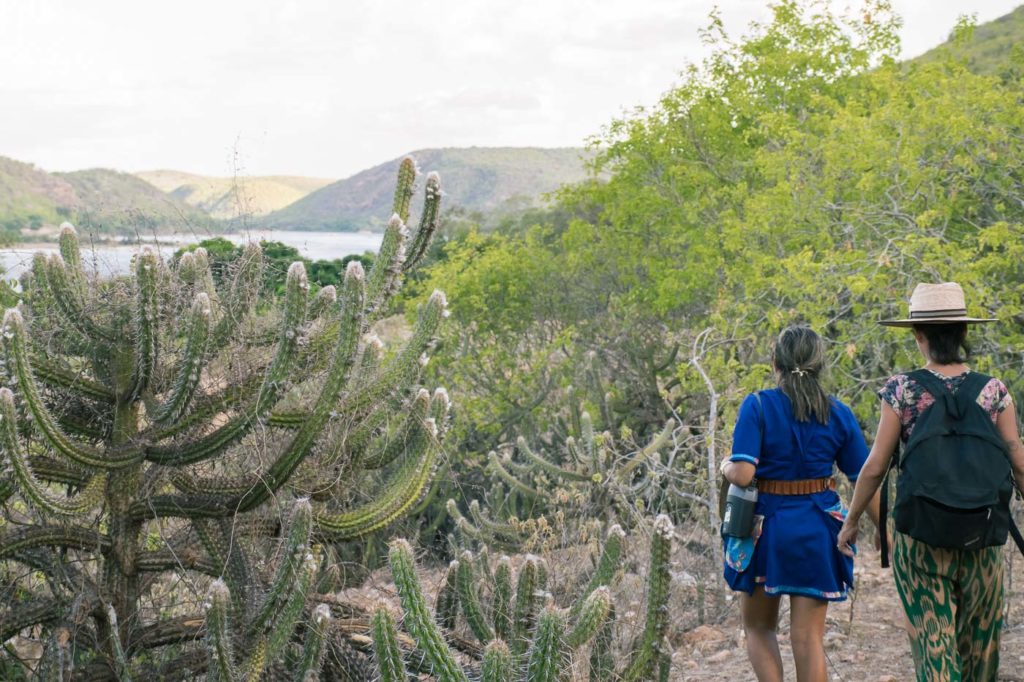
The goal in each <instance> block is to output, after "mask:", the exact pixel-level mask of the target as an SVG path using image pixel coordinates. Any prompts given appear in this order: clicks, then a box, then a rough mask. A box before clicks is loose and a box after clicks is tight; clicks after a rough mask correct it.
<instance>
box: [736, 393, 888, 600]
mask: <svg viewBox="0 0 1024 682" xmlns="http://www.w3.org/2000/svg"><path fill="white" fill-rule="evenodd" d="M758 396H760V401H759V400H758ZM831 400H832V409H831V410H830V416H829V422H828V424H820V423H818V421H817V420H815V419H814V418H813V417H812V418H811V419H810V421H807V422H798V421H796V419H795V418H794V417H793V408H792V404H791V403H790V400H789V397H788V396H787V395H786V394H785V393H783V392H782V390H781V389H778V388H776V389H772V390H767V391H760V392H759V393H758V394H757V395H753V394H752V395H748V396H747V397H746V399H745V400H744V401H743V404H742V405H741V406H740V413H739V417H738V418H737V420H736V429H735V431H734V432H733V444H732V456H731V457H730V460H732V461H734V462H749V463H751V464H754V465H755V466H756V467H757V473H756V476H757V478H762V479H768V480H773V479H774V480H800V479H807V478H826V477H828V476H831V475H832V473H833V465H834V464H835V465H838V467H839V469H840V471H842V472H843V473H844V474H846V477H847V478H848V479H850V481H851V482H853V481H855V480H856V479H857V475H858V474H859V473H860V469H861V467H862V466H863V465H864V460H865V459H867V452H868V451H867V445H866V444H865V442H864V435H863V434H862V433H861V430H860V426H859V425H858V424H857V420H856V419H855V418H854V416H853V412H851V411H850V408H849V407H847V406H846V405H844V404H843V403H841V402H839V400H837V399H835V398H832V399H831ZM754 513H755V514H758V515H761V516H763V521H762V523H761V527H760V535H759V536H758V535H757V533H755V537H756V540H755V541H754V542H753V548H752V550H750V549H749V545H750V541H749V540H748V541H747V545H748V550H747V551H749V552H750V553H751V556H750V557H749V564H747V565H746V567H745V568H744V570H736V568H734V567H733V566H730V563H732V564H733V565H734V566H737V567H742V566H741V564H739V563H737V562H735V561H728V560H727V562H726V565H725V579H726V582H728V583H729V587H731V588H732V589H733V590H737V591H742V592H747V593H753V591H754V588H755V586H757V585H761V586H762V587H764V591H765V593H766V594H772V595H779V594H795V595H801V596H808V597H815V598H817V599H825V600H828V601H842V600H843V599H846V594H847V591H848V590H849V589H850V587H852V585H853V560H852V559H850V558H849V557H847V556H845V555H843V554H842V553H840V552H839V550H838V549H837V548H836V541H837V538H838V536H839V529H840V527H841V526H842V523H843V518H844V516H845V513H846V512H845V510H844V509H843V506H842V504H841V502H840V499H839V495H837V494H836V493H835V491H832V490H826V491H824V492H820V493H813V494H810V495H773V494H769V493H763V492H762V493H760V495H759V497H758V500H757V507H756V510H755V512H754ZM731 541H732V539H731V538H726V552H727V557H728V556H729V551H730V549H733V550H735V549H736V547H735V546H733V547H732V548H730V546H729V544H730V542H731ZM742 563H746V562H745V561H744V562H742Z"/></svg>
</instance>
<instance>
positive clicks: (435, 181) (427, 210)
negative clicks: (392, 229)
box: [402, 172, 441, 272]
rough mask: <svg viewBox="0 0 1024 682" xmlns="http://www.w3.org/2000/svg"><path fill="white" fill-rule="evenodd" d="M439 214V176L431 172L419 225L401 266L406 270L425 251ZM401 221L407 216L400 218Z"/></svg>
mask: <svg viewBox="0 0 1024 682" xmlns="http://www.w3.org/2000/svg"><path fill="white" fill-rule="evenodd" d="M440 214H441V176H439V175H438V174H437V173H434V172H431V173H428V174H427V187H426V190H425V196H424V198H423V212H422V213H421V214H420V226H419V229H417V230H416V234H415V235H413V238H412V244H411V245H410V246H409V249H408V254H407V255H406V258H405V263H403V265H402V268H403V269H404V270H405V271H406V272H408V271H409V270H411V269H413V268H414V267H416V266H417V265H418V264H419V262H420V261H421V260H422V259H423V255H424V254H425V253H426V252H427V247H428V246H430V242H431V240H433V238H434V234H435V233H436V232H437V228H438V227H439V225H440V220H439V217H440ZM402 220H403V221H406V220H408V218H402Z"/></svg>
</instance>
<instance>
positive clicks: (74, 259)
mask: <svg viewBox="0 0 1024 682" xmlns="http://www.w3.org/2000/svg"><path fill="white" fill-rule="evenodd" d="M57 244H58V250H59V251H60V256H61V258H63V259H64V264H65V265H66V266H67V269H68V283H69V284H70V285H71V288H72V290H73V291H74V292H75V293H76V295H78V296H79V297H80V298H81V297H84V295H85V271H84V270H83V268H82V251H81V249H80V248H79V245H78V232H76V231H75V228H74V226H72V225H71V223H62V224H61V226H60V237H58V239H57Z"/></svg>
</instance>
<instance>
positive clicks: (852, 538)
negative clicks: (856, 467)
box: [839, 402, 900, 556]
mask: <svg viewBox="0 0 1024 682" xmlns="http://www.w3.org/2000/svg"><path fill="white" fill-rule="evenodd" d="M899 438H900V417H899V415H898V414H896V410H894V409H893V408H892V406H891V405H889V404H888V403H886V402H883V403H882V416H881V419H879V420H878V431H877V432H876V433H875V442H874V443H873V444H872V445H871V452H869V453H868V459H867V461H866V462H864V466H863V467H862V468H861V470H860V475H859V476H858V477H857V485H856V486H854V488H853V501H852V502H850V511H849V513H848V514H847V515H846V521H845V522H844V523H843V528H842V530H840V531H839V549H840V551H842V552H843V553H844V554H848V555H850V556H853V550H852V549H851V548H850V545H852V544H853V543H854V542H856V541H857V529H858V523H859V522H860V517H861V515H862V514H863V513H864V512H865V511H866V510H867V511H868V513H869V515H870V516H871V517H872V520H873V521H874V522H875V523H876V524H877V523H878V488H879V486H880V485H881V484H882V479H884V478H885V472H886V471H888V469H889V462H890V461H892V453H893V452H895V451H896V444H897V442H899Z"/></svg>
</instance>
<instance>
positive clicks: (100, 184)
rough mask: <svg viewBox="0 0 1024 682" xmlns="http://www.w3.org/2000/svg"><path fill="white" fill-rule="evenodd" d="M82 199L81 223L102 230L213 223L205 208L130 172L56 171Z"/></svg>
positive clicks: (175, 228)
mask: <svg viewBox="0 0 1024 682" xmlns="http://www.w3.org/2000/svg"><path fill="white" fill-rule="evenodd" d="M53 175H54V176H56V177H58V178H61V179H63V180H64V181H66V182H67V183H68V184H69V185H70V186H71V187H72V188H73V189H74V191H75V195H76V196H77V197H78V199H79V206H78V211H77V213H78V216H77V220H72V222H76V223H77V224H78V225H79V227H83V228H92V229H96V230H98V231H101V232H117V233H126V232H127V233H130V232H134V231H136V230H146V231H149V230H158V231H160V232H176V231H182V230H190V229H192V228H195V227H204V228H205V227H208V226H210V224H211V223H212V221H211V220H210V217H209V216H208V215H206V214H205V213H204V212H203V211H201V210H199V209H197V208H195V207H193V206H189V205H188V204H187V203H185V202H184V201H182V200H180V199H178V198H176V197H174V196H173V195H168V194H166V193H164V192H161V191H160V190H159V189H157V188H156V187H154V186H152V185H151V184H149V183H148V182H145V181H144V180H141V179H140V178H137V177H135V176H134V175H131V174H129V173H119V172H117V171H113V170H108V169H106V168H93V169H89V170H81V171H74V172H72V173H54V174H53Z"/></svg>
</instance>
